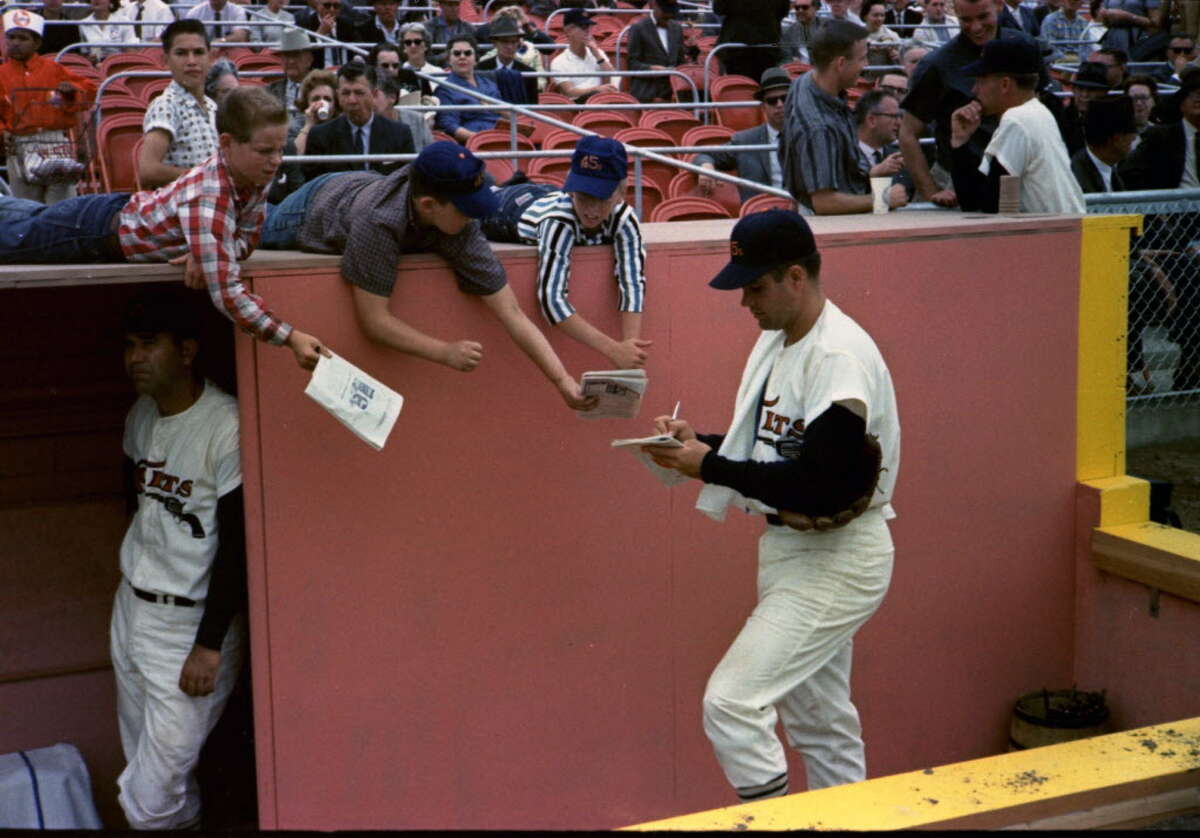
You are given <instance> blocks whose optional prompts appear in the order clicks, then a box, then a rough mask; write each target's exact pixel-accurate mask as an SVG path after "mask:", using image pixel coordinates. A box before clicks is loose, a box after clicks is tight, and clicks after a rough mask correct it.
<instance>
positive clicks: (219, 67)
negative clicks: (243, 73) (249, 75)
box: [204, 58, 240, 105]
mask: <svg viewBox="0 0 1200 838" xmlns="http://www.w3.org/2000/svg"><path fill="white" fill-rule="evenodd" d="M239 83H240V82H239V80H238V71H237V67H235V66H233V62H232V61H230V60H229V59H228V58H218V59H217V60H216V61H214V62H213V63H212V66H211V67H209V68H208V75H207V76H206V77H205V79H204V95H206V96H207V97H208V98H210V99H212V100H213V101H214V102H216V103H217V104H218V105H220V104H221V102H222V101H223V100H224V99H225V97H226V96H228V95H229V91H231V90H235V89H237V87H238V84H239Z"/></svg>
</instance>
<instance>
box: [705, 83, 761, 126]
mask: <svg viewBox="0 0 1200 838" xmlns="http://www.w3.org/2000/svg"><path fill="white" fill-rule="evenodd" d="M710 88H711V89H710V90H709V97H710V98H711V99H712V100H713V101H714V102H745V101H750V100H751V99H753V98H754V94H755V92H756V91H757V90H758V82H756V81H754V80H753V79H751V78H748V77H746V76H718V77H717V78H715V79H713V80H712V83H711V85H710ZM714 110H715V112H716V119H717V123H718V124H720V125H724V126H726V127H728V128H732V129H733V130H735V131H742V130H744V129H746V128H753V127H754V126H755V125H759V124H761V123H762V121H763V113H762V108H761V107H759V106H758V105H753V106H747V107H744V108H715V109H714Z"/></svg>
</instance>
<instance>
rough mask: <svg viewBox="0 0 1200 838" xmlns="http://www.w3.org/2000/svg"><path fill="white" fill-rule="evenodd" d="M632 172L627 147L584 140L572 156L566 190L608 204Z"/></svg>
mask: <svg viewBox="0 0 1200 838" xmlns="http://www.w3.org/2000/svg"><path fill="white" fill-rule="evenodd" d="M628 171H629V164H628V162H627V161H626V154H625V146H623V145H621V143H619V142H618V141H617V140H613V139H610V138H608V137H583V138H581V139H580V140H579V143H578V144H577V145H576V146H575V153H574V154H572V155H571V171H570V173H568V174H567V180H566V182H565V183H564V184H563V189H565V190H566V191H567V192H582V193H584V194H585V195H591V196H592V197H593V198H599V199H601V200H604V199H605V198H608V197H610V196H611V195H612V193H613V189H615V188H616V186H617V184H618V183H620V182H621V181H622V180H624V179H625V174H626V173H627V172H628Z"/></svg>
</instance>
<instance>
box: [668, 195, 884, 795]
mask: <svg viewBox="0 0 1200 838" xmlns="http://www.w3.org/2000/svg"><path fill="white" fill-rule="evenodd" d="M730 251H731V254H732V256H731V259H730V262H729V264H728V265H726V267H725V268H724V269H723V270H722V271H721V272H720V273H719V274H718V275H717V277H716V278H715V279H713V280H712V281H711V282H710V283H709V284H710V285H711V286H712V287H714V288H718V289H722V290H737V289H740V290H741V292H742V300H741V302H742V305H743V306H745V307H747V308H749V309H750V313H751V314H753V315H754V318H755V319H756V320H757V321H758V325H759V328H760V329H762V330H763V333H762V335H760V336H759V338H758V342H757V343H756V344H755V346H754V349H753V350H752V351H751V353H750V358H749V360H748V361H747V363H746V368H745V371H744V372H743V373H742V382H741V386H740V387H739V389H738V395H737V402H736V404H735V406H734V413H733V421H732V424H731V425H730V426H729V430H728V432H727V433H726V434H725V435H724V436H701V435H698V434H697V433H696V432H695V431H694V430H693V429H692V427H691V426H690V425H689V424H688V423H687V422H686V421H682V420H672V419H671V417H669V416H662V417H659V418H658V419H656V420H655V424H656V427H657V429H658V432H659V433H670V434H672V435H674V436H675V437H676V438H677V439H679V440H681V441H682V442H683V447H682V448H665V447H662V446H652V447H647V448H646V449H645V450H646V451H647V452H649V453H650V454H651V455H652V456H653V457H654V459H655V461H656V462H658V463H659V465H662V466H667V467H670V468H674V469H676V470H678V471H679V472H681V473H683V474H685V475H687V476H689V477H695V478H699V479H701V480H703V481H704V483H705V484H706V485H705V486H704V488H703V489H702V490H701V492H700V496H699V499H698V500H697V502H696V508H697V509H699V510H700V511H701V512H704V513H705V514H707V515H709V516H710V517H712V518H714V519H715V520H718V521H719V520H723V518H724V515H725V508H726V507H727V506H729V505H733V506H737V507H739V508H741V509H743V510H744V511H745V512H747V513H749V514H751V515H765V516H766V523H767V526H766V531H765V532H764V533H763V535H762V537H761V538H760V539H759V543H758V604H757V606H756V607H755V609H754V611H753V612H752V613H751V615H750V617H749V619H747V620H746V624H745V626H744V627H743V628H742V630H741V632H740V633H739V634H738V636H737V639H735V640H734V642H733V645H732V646H730V648H729V650H728V651H727V652H726V653H725V657H724V658H722V660H721V662H720V663H719V664H718V665H717V668H716V670H715V671H714V672H713V673H712V676H711V677H710V679H709V682H708V688H707V689H706V691H705V694H704V729H705V732H706V733H707V734H708V738H709V740H710V741H711V742H712V744H713V748H714V750H715V751H716V755H717V760H718V761H719V762H720V764H721V767H722V768H723V769H724V771H725V776H726V777H727V778H728V779H729V782H730V783H731V784H732V785H733V786H734V788H735V789H736V790H737V793H738V796H739V797H740V798H741V799H742V800H744V801H749V800H757V799H760V798H766V797H774V796H777V795H783V794H786V793H787V791H788V770H787V761H786V759H785V756H784V750H783V746H782V745H781V743H780V742H779V739H778V738H777V737H776V735H775V723H776V721H777V719H778V718H782V720H783V726H784V730H785V731H786V733H787V738H788V741H789V742H790V743H791V745H792V746H793V747H794V748H796V750H797V751H799V752H800V754H801V755H802V756H803V758H804V764H805V768H806V774H807V777H808V787H809V788H810V789H816V788H823V787H825V786H832V785H837V784H840V783H852V782H856V781H858V780H862V779H864V778H865V776H866V763H865V758H864V753H863V742H862V736H861V732H862V729H861V727H860V725H859V719H858V712H857V711H856V710H855V708H854V705H853V704H852V703H851V701H850V658H851V640H852V638H853V637H854V633H855V632H856V631H857V630H858V628H859V627H860V626H861V625H862V624H863V623H865V622H866V621H867V619H868V618H869V617H870V616H871V615H872V614H873V613H874V612H875V610H876V609H877V608H878V607H879V603H880V602H881V601H882V599H883V596H884V593H885V592H886V591H887V588H888V583H889V581H890V579H891V573H892V552H893V551H892V540H891V536H890V535H889V533H888V526H887V523H886V522H887V520H888V519H890V518H892V517H894V513H893V511H892V507H891V505H890V500H891V497H892V489H893V487H894V485H895V480H896V470H897V467H898V464H899V445H900V426H899V422H898V420H897V416H896V400H895V396H894V393H893V391H892V382H891V377H890V375H889V373H888V369H887V365H886V364H885V363H884V361H883V358H882V357H881V356H880V354H879V350H878V349H877V348H876V346H875V343H874V341H872V340H871V337H870V336H869V335H868V334H867V333H866V332H865V331H863V329H862V328H861V327H860V326H859V325H858V324H857V323H855V322H854V321H853V320H851V319H850V318H849V317H848V316H846V314H845V313H843V312H842V311H841V309H839V308H838V307H837V306H836V305H834V304H833V302H832V301H830V300H828V299H826V297H825V294H824V291H823V290H822V287H821V279H820V269H821V256H820V253H819V252H818V251H817V248H816V243H815V241H814V240H813V234H812V231H811V230H810V229H809V227H808V224H807V223H806V222H805V220H804V219H803V218H802V217H801V216H800V215H798V214H796V213H794V212H790V211H785V210H769V211H767V212H761V213H755V214H752V215H748V216H746V217H745V218H743V219H742V220H741V221H739V222H738V223H737V226H735V227H734V228H733V233H732V235H731V241H730ZM876 440H877V444H876ZM881 465H882V471H881V470H880V466H881ZM876 482H877V485H876ZM856 516H857V517H856Z"/></svg>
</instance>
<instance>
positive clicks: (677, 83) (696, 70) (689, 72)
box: [669, 64, 704, 102]
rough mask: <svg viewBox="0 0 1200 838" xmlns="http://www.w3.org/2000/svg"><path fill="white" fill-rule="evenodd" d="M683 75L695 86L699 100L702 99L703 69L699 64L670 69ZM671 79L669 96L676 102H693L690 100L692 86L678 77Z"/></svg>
mask: <svg viewBox="0 0 1200 838" xmlns="http://www.w3.org/2000/svg"><path fill="white" fill-rule="evenodd" d="M671 69H672V70H678V71H679V72H681V73H683V74H684V75H685V76H687V77H688V78H689V79H691V80H692V82H693V83H694V84H695V85H696V91H697V92H698V93H699V94H700V98H701V99H703V98H704V67H703V65H701V64H679V65H677V66H675V67H672V68H671ZM669 78H670V79H671V94H672V95H673V96H674V97H675V101H676V102H694V101H696V100H695V99H694V98H692V86H691V85H690V84H688V83H687V82H686V81H684V80H683V79H681V78H680V77H679V76H676V75H672V76H670V77H669Z"/></svg>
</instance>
